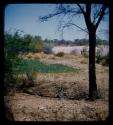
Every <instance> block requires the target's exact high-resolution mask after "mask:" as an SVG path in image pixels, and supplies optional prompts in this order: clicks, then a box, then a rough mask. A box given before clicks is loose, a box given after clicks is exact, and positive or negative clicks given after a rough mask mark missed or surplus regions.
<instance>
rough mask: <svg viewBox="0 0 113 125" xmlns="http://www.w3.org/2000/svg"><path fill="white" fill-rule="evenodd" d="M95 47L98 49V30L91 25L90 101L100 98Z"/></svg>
mask: <svg viewBox="0 0 113 125" xmlns="http://www.w3.org/2000/svg"><path fill="white" fill-rule="evenodd" d="M95 47H96V29H95V26H94V25H93V24H91V26H90V29H89V99H92V100H94V99H96V98H98V91H97V83H96V72H95Z"/></svg>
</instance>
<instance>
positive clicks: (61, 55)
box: [55, 52, 64, 57]
mask: <svg viewBox="0 0 113 125" xmlns="http://www.w3.org/2000/svg"><path fill="white" fill-rule="evenodd" d="M55 56H58V57H63V56H64V53H63V52H59V53H57V54H55Z"/></svg>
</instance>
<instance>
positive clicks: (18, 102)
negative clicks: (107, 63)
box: [5, 54, 109, 121]
mask: <svg viewBox="0 0 113 125" xmlns="http://www.w3.org/2000/svg"><path fill="white" fill-rule="evenodd" d="M37 55H38V56H40V58H38V57H37ZM30 56H31V57H30V59H32V58H33V59H34V58H38V59H40V60H41V61H42V62H45V63H51V64H54V63H60V64H64V65H68V66H72V67H77V68H80V69H81V71H80V72H79V73H53V74H50V73H47V74H46V73H45V74H44V73H38V74H37V76H36V78H35V81H36V83H35V87H32V88H30V89H27V90H26V91H24V92H20V91H19V92H18V91H16V92H15V93H13V94H12V96H7V97H5V101H6V102H8V103H9V105H10V106H11V109H12V111H13V114H14V118H15V120H16V121H93V120H96V121H97V120H105V119H106V118H107V117H108V115H109V105H108V91H109V89H108V79H109V78H108V76H109V75H108V67H104V66H101V65H98V64H96V76H97V85H98V89H99V93H100V94H101V99H98V100H96V101H92V102H91V101H88V100H85V98H86V97H87V95H88V59H86V58H84V57H82V56H70V55H65V56H64V57H62V58H61V57H55V56H54V55H50V56H49V55H46V54H35V55H33V54H31V55H30ZM26 92H27V93H29V94H27V93H26ZM31 94H32V95H31ZM39 95H40V96H39Z"/></svg>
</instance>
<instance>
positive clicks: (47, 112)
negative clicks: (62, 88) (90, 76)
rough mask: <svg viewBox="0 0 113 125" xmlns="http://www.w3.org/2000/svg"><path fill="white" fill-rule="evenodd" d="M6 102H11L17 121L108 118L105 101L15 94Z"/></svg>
mask: <svg viewBox="0 0 113 125" xmlns="http://www.w3.org/2000/svg"><path fill="white" fill-rule="evenodd" d="M5 101H10V105H11V109H12V111H13V115H14V118H15V120H16V121H93V120H105V119H106V118H107V116H108V104H107V103H106V102H104V101H103V100H97V101H94V102H89V101H85V100H80V101H78V100H67V99H55V98H47V97H46V98H45V97H40V96H34V95H29V94H25V93H15V94H14V96H10V97H5ZM103 102H104V103H103Z"/></svg>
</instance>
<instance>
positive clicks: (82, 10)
mask: <svg viewBox="0 0 113 125" xmlns="http://www.w3.org/2000/svg"><path fill="white" fill-rule="evenodd" d="M77 6H78V7H79V8H80V10H81V12H82V13H83V15H84V16H85V11H84V9H83V8H82V7H81V5H80V4H77Z"/></svg>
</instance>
